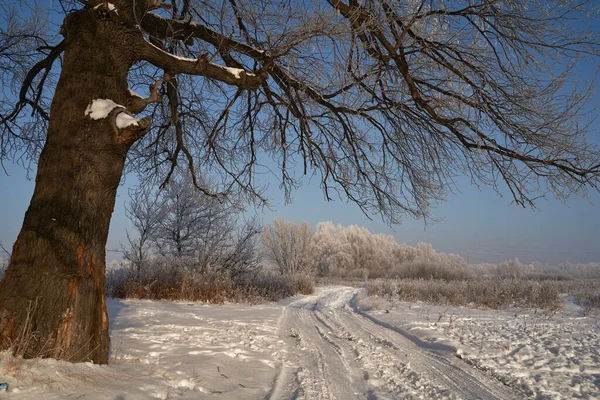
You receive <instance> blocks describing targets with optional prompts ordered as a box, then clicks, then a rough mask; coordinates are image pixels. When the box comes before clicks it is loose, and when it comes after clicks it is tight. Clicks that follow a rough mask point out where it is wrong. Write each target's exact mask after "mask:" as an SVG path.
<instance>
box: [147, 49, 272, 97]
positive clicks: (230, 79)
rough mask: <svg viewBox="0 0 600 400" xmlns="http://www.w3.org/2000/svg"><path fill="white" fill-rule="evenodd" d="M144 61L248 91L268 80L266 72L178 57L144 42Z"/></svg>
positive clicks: (203, 57) (201, 57)
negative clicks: (248, 70)
mask: <svg viewBox="0 0 600 400" xmlns="http://www.w3.org/2000/svg"><path fill="white" fill-rule="evenodd" d="M143 46H144V47H143V49H142V59H144V60H146V61H148V62H150V63H151V64H154V65H155V66H157V67H159V68H162V69H164V70H165V71H170V72H171V73H172V74H175V75H176V74H187V75H199V76H204V77H207V78H211V79H216V80H218V81H221V82H224V83H227V84H230V85H234V86H238V87H241V88H246V89H256V88H258V87H259V86H260V85H261V84H262V82H263V81H264V80H265V79H266V77H267V75H266V73H264V72H262V71H261V72H259V73H252V72H247V71H245V70H243V69H240V68H230V67H225V66H222V65H218V64H214V63H212V62H210V61H208V57H207V56H206V55H204V54H203V55H200V57H198V58H197V59H193V58H185V57H180V56H176V55H173V54H170V53H167V52H166V51H164V50H162V49H160V48H158V47H157V46H155V45H153V44H152V43H150V42H148V41H147V40H144V44H143Z"/></svg>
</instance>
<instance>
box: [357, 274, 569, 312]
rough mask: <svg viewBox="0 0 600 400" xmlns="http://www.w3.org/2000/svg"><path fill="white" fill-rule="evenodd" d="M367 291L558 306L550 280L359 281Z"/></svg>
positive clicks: (443, 300) (437, 300) (436, 300)
mask: <svg viewBox="0 0 600 400" xmlns="http://www.w3.org/2000/svg"><path fill="white" fill-rule="evenodd" d="M362 286H363V287H364V288H365V289H366V291H367V294H368V295H370V296H372V295H378V296H383V297H389V298H392V299H397V300H402V301H424V302H427V303H433V304H441V305H457V306H466V305H475V306H483V307H489V308H494V309H497V308H502V307H507V306H511V305H512V306H516V307H523V308H541V309H548V310H555V309H557V308H559V307H560V304H561V301H560V297H559V291H558V289H557V287H556V285H555V284H554V282H547V281H546V282H531V281H523V280H516V279H489V280H479V281H468V280H463V281H453V282H448V281H442V280H433V279H429V280H425V279H400V280H389V279H388V280H384V279H382V280H373V281H369V282H366V283H364V284H363V285H362Z"/></svg>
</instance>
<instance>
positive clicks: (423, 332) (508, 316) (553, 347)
mask: <svg viewBox="0 0 600 400" xmlns="http://www.w3.org/2000/svg"><path fill="white" fill-rule="evenodd" d="M361 304H362V305H363V309H364V308H368V306H369V305H372V306H373V308H374V309H373V310H371V311H369V312H368V315H370V316H372V317H374V318H377V320H379V321H381V322H382V323H384V324H390V325H391V326H394V327H397V328H399V329H401V330H403V331H405V332H408V333H410V334H412V335H415V336H416V337H418V338H419V339H420V340H423V341H425V342H427V343H432V344H433V343H437V344H443V345H449V346H451V347H454V348H455V349H456V354H457V355H458V356H459V357H461V358H462V359H463V360H465V361H467V362H468V363H470V364H471V365H473V366H476V367H477V368H478V369H480V370H482V371H487V373H488V374H489V375H492V376H494V377H496V378H497V379H498V380H500V381H501V382H504V383H505V384H507V385H509V386H510V387H513V388H516V389H521V390H522V392H523V393H524V394H525V395H526V396H527V397H531V398H535V399H575V398H581V399H588V398H600V315H599V312H598V310H597V309H591V310H589V309H587V310H586V309H582V308H581V307H579V306H578V305H577V304H575V301H574V299H573V298H570V297H568V296H563V310H561V311H558V312H540V311H536V310H522V309H517V308H509V309H506V310H487V309H473V308H465V307H445V306H432V305H429V304H425V303H421V302H417V303H410V302H397V301H394V302H390V301H388V300H384V299H381V298H373V297H370V298H363V299H362V301H361Z"/></svg>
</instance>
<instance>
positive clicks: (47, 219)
mask: <svg viewBox="0 0 600 400" xmlns="http://www.w3.org/2000/svg"><path fill="white" fill-rule="evenodd" d="M595 3H596V2H595V1H592V0H589V1H586V0H581V1H564V0H560V1H558V0H555V1H554V0H543V1H542V0H471V1H463V0H455V1H441V0H440V1H437V0H435V1H430V0H427V1H425V0H410V1H409V0H406V1H397V0H365V1H361V0H307V1H292V0H283V1H281V0H260V1H255V0H252V1H250V0H235V1H233V0H227V1H221V0H202V1H199V0H172V1H171V2H169V3H168V4H165V3H161V2H160V1H158V0H148V1H139V0H138V1H133V0H111V2H110V3H109V2H107V1H101V0H87V1H86V0H77V1H76V0H59V1H56V2H52V3H50V4H52V6H53V7H55V9H54V10H53V11H54V14H53V15H56V11H58V12H60V13H62V14H63V15H64V19H63V21H62V24H61V26H60V30H59V29H56V30H54V31H53V30H52V26H53V25H52V24H48V27H49V29H48V30H45V31H44V30H42V31H41V32H39V33H43V36H39V37H38V36H37V35H36V36H35V37H34V38H33V39H34V40H33V41H25V42H23V41H17V42H7V43H8V46H9V50H7V49H4V50H2V49H0V57H2V59H1V61H0V65H3V66H6V65H8V66H10V71H9V75H10V77H12V78H14V79H3V80H2V85H3V90H2V93H3V99H2V101H1V102H0V105H1V111H0V114H1V116H0V126H1V129H2V131H1V139H0V157H2V159H5V158H7V157H8V158H12V159H18V160H27V159H28V158H27V157H33V158H37V157H38V156H39V159H38V163H37V175H36V185H35V190H34V194H33V197H32V200H31V203H30V205H29V208H28V211H27V213H26V215H25V219H24V221H23V226H22V229H21V232H20V234H19V236H18V239H17V241H16V242H15V245H14V248H13V251H12V257H11V261H10V265H9V267H8V269H7V272H6V274H5V276H4V278H3V280H2V282H1V283H0V337H1V338H2V343H0V348H8V347H10V346H11V343H12V341H13V340H14V338H16V337H19V336H22V334H23V330H29V329H31V334H32V335H34V336H35V340H29V341H28V342H27V343H28V345H27V346H25V347H24V355H25V356H26V357H31V356H35V355H38V354H43V355H44V356H49V357H55V358H58V359H67V360H72V361H83V360H92V361H94V362H97V363H105V362H107V360H108V344H109V338H108V316H107V314H106V305H105V285H104V283H105V245H106V239H107V235H108V228H109V223H110V218H111V214H112V211H113V208H114V203H115V195H116V190H117V187H118V184H119V181H120V179H121V177H122V176H123V173H124V170H125V167H130V168H132V169H135V170H137V171H138V172H139V173H140V174H142V180H144V181H145V180H148V179H149V178H150V177H149V176H154V177H156V176H158V177H159V178H160V179H162V180H163V181H168V180H169V179H170V177H171V174H172V172H173V171H174V170H175V169H176V168H177V167H176V166H177V164H178V163H182V164H185V165H186V166H187V167H188V168H189V169H190V170H191V171H193V172H194V176H195V175H196V174H195V172H196V171H198V172H201V173H202V174H214V175H215V179H216V180H217V181H218V190H217V191H218V192H219V193H211V192H210V190H209V189H208V188H205V187H202V186H201V184H199V183H198V182H195V185H196V186H198V188H199V189H201V190H204V191H205V192H206V194H208V195H217V194H223V195H225V194H229V193H232V192H235V191H241V192H243V193H245V194H247V195H248V196H249V197H252V198H259V199H260V198H262V195H263V192H262V191H261V188H260V187H259V186H257V182H258V181H257V179H256V178H257V177H258V176H260V173H261V172H264V171H265V170H266V167H264V166H265V165H269V166H272V165H274V164H273V163H268V164H267V163H262V162H260V158H261V157H263V156H265V157H271V159H272V160H274V162H275V163H276V164H277V165H278V166H279V169H280V173H279V174H278V175H279V176H280V177H281V180H282V187H283V190H284V191H285V192H288V191H289V190H290V189H291V188H293V187H295V186H296V184H297V183H298V182H297V180H296V177H298V176H301V175H314V176H315V179H318V180H319V181H320V184H321V187H322V188H323V190H324V193H325V196H326V197H327V198H328V199H329V198H332V197H333V196H336V195H338V194H339V195H342V196H344V197H347V198H349V199H350V200H352V201H354V202H356V203H357V204H358V205H359V206H360V207H361V208H362V209H363V210H365V211H366V212H380V213H382V214H383V215H384V216H385V217H386V218H387V219H388V221H390V222H398V221H399V219H400V218H401V217H402V216H404V215H405V214H408V215H411V216H415V217H422V216H426V215H427V213H428V209H429V206H430V205H431V204H432V202H434V201H437V200H440V199H443V198H444V195H445V193H446V192H447V191H448V190H449V188H451V184H452V182H453V181H452V179H453V177H454V176H455V174H457V173H461V174H466V175H467V176H469V177H470V178H471V179H472V181H473V182H483V183H486V184H491V185H493V186H495V187H500V186H501V185H504V186H505V187H506V188H508V191H510V192H511V194H512V195H513V197H514V199H515V201H516V202H517V203H519V204H522V205H532V204H533V200H534V199H536V198H537V197H538V196H539V195H540V194H542V195H543V194H545V193H547V192H553V193H555V194H556V195H558V196H559V197H565V196H568V195H570V194H584V193H585V191H586V189H588V188H590V187H593V188H597V186H598V178H599V175H600V162H599V159H598V158H599V157H598V155H599V152H598V149H597V148H596V147H595V146H593V145H592V144H590V142H588V141H586V139H585V137H586V132H587V131H588V130H589V128H590V126H589V119H588V118H587V117H588V116H589V115H587V113H586V111H587V108H586V101H587V100H588V98H589V91H588V90H587V89H588V88H589V87H585V85H583V87H582V85H579V84H578V82H577V81H574V80H571V79H570V78H572V77H573V76H574V75H575V73H576V72H577V70H576V69H575V68H576V65H577V61H578V60H580V59H582V58H586V59H589V58H594V57H596V56H597V54H598V42H599V40H598V35H597V34H596V33H594V32H590V31H589V29H588V28H589V27H590V26H591V25H590V22H589V21H591V20H592V18H589V17H590V16H593V15H596V14H595V13H596V10H594V7H595ZM3 4H4V5H6V4H12V3H9V2H8V1H7V0H5V2H4V3H3ZM15 4H27V2H26V0H24V1H23V2H18V3H17V2H15ZM31 4H35V3H34V2H33V0H32V1H31ZM0 12H3V13H4V14H3V15H4V16H5V18H4V20H5V21H6V20H7V18H6V16H7V15H9V13H10V12H12V11H11V10H8V11H7V9H6V8H5V9H2V10H0ZM26 15H29V16H30V17H31V18H37V17H36V16H38V15H44V14H43V13H40V12H30V13H29V14H26ZM53 18H54V19H53V21H56V17H53ZM40 25H43V24H40ZM40 25H38V24H29V25H27V24H22V26H30V27H31V29H32V30H33V31H35V29H36V27H37V26H40ZM13 26H15V25H13ZM8 31H9V29H8V28H6V26H3V27H2V32H8ZM13 32H15V33H16V34H17V35H21V36H27V35H28V32H23V31H13ZM38 39H39V40H38ZM14 43H19V44H14ZM22 45H25V47H23V46H22ZM10 49H27V51H26V52H25V54H24V58H22V61H23V64H19V63H17V62H16V61H13V60H11V58H10V55H11V54H13V52H11V50H10ZM22 68H24V69H25V70H26V71H27V73H25V74H19V73H18V71H20V70H21V69H22ZM146 88H147V89H146ZM131 89H134V90H138V91H141V92H142V94H143V95H142V96H140V95H137V94H136V93H135V91H132V90H131ZM40 150H41V151H40ZM24 156H25V157H26V158H23V157H24ZM26 165H27V164H26ZM298 169H301V170H302V171H301V172H302V174H298V173H297V172H298ZM40 277H44V279H40ZM33 308H34V309H35V310H36V312H35V313H33V314H32V313H30V312H28V310H31V309H33ZM26 333H29V332H26Z"/></svg>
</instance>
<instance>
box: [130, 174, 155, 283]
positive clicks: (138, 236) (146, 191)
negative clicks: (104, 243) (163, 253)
mask: <svg viewBox="0 0 600 400" xmlns="http://www.w3.org/2000/svg"><path fill="white" fill-rule="evenodd" d="M162 201H163V198H162V197H160V196H159V195H158V193H157V192H156V191H154V190H152V189H151V187H150V186H148V185H140V186H138V187H137V188H135V189H133V190H131V191H130V192H129V202H128V204H127V205H126V206H125V216H126V217H127V218H128V219H129V221H131V224H132V225H133V230H134V232H135V233H134V234H132V233H130V232H129V231H127V244H126V245H121V247H122V253H123V258H125V259H126V260H127V261H129V263H130V264H131V266H132V267H133V269H134V271H135V273H136V278H137V279H139V278H140V274H141V272H142V269H143V268H145V267H146V266H147V264H148V260H149V258H150V256H151V252H152V249H151V246H152V241H153V240H154V239H155V238H156V233H157V231H158V228H159V225H160V223H161V222H162V220H163V218H164V213H165V209H164V207H163V205H162Z"/></svg>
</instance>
